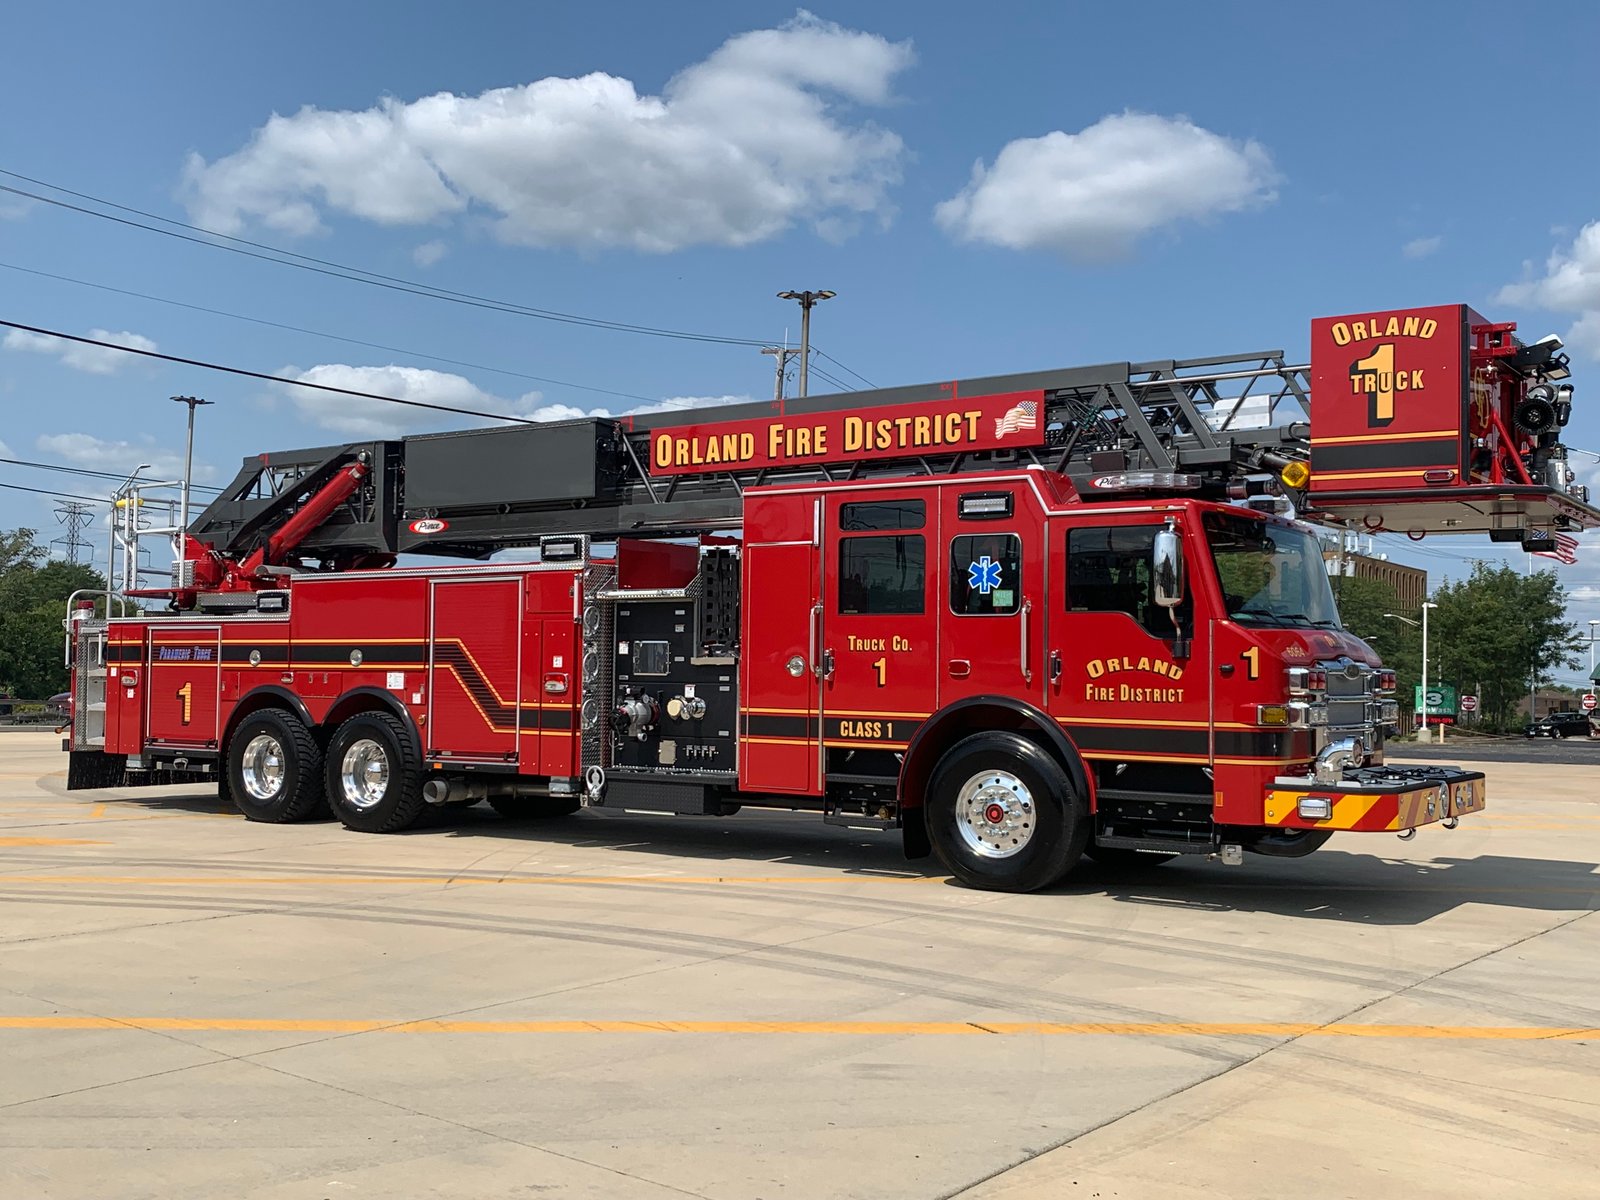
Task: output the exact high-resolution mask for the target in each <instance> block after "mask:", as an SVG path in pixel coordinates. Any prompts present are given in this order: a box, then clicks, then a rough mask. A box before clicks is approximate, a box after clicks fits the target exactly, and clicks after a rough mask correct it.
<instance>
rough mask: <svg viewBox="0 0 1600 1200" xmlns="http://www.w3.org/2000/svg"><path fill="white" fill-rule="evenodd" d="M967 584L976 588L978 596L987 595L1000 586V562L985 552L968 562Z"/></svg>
mask: <svg viewBox="0 0 1600 1200" xmlns="http://www.w3.org/2000/svg"><path fill="white" fill-rule="evenodd" d="M967 586H968V587H969V588H976V589H977V591H978V594H979V595H980V596H987V595H988V594H989V593H990V592H992V591H994V590H995V588H997V587H999V586H1000V564H999V563H997V562H995V561H994V559H992V558H990V557H989V556H988V555H987V554H985V555H984V556H983V557H982V558H980V559H979V560H978V561H977V562H975V563H968V564H967Z"/></svg>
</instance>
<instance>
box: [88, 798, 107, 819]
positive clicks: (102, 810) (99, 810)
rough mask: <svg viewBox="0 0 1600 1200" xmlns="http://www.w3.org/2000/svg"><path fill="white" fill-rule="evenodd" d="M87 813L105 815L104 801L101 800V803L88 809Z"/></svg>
mask: <svg viewBox="0 0 1600 1200" xmlns="http://www.w3.org/2000/svg"><path fill="white" fill-rule="evenodd" d="M89 815H90V816H91V817H103V816H105V815H106V806H105V802H104V801H102V802H101V803H99V804H96V805H95V806H94V807H93V808H92V809H90V810H89Z"/></svg>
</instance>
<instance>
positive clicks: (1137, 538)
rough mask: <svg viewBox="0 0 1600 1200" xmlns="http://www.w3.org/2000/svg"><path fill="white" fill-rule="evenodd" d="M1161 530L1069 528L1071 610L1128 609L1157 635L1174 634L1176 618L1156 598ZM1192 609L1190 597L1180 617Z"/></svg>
mask: <svg viewBox="0 0 1600 1200" xmlns="http://www.w3.org/2000/svg"><path fill="white" fill-rule="evenodd" d="M1157 528H1158V527H1157V526H1155V525H1116V526H1105V527H1101V528H1087V529H1083V528H1073V529H1069V530H1067V611H1068V612H1119V613H1127V614H1128V616H1130V617H1132V618H1133V619H1134V620H1135V621H1137V622H1138V623H1139V624H1140V625H1142V626H1144V628H1145V629H1146V631H1148V632H1150V633H1152V634H1154V635H1155V636H1157V637H1171V636H1173V626H1172V617H1171V616H1170V615H1169V614H1168V612H1167V610H1166V609H1164V608H1162V607H1161V606H1160V605H1159V604H1157V603H1156V602H1155V588H1154V586H1153V583H1154V573H1153V571H1152V569H1151V557H1152V554H1153V553H1154V549H1155V539H1156V530H1157ZM1187 609H1188V604H1187V601H1186V602H1185V604H1184V606H1183V608H1182V609H1181V610H1180V617H1181V616H1182V615H1183V614H1184V613H1186V612H1187Z"/></svg>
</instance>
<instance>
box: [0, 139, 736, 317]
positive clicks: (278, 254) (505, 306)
mask: <svg viewBox="0 0 1600 1200" xmlns="http://www.w3.org/2000/svg"><path fill="white" fill-rule="evenodd" d="M0 175H6V176H9V177H10V178H12V179H21V180H25V181H26V182H28V183H31V184H35V185H37V186H39V187H45V188H49V189H50V190H52V191H57V192H62V193H64V194H66V195H68V196H76V197H77V198H78V199H80V200H88V201H90V202H91V203H94V204H99V205H101V206H103V207H105V208H114V209H117V210H118V211H121V212H128V213H133V214H135V215H136V216H140V217H144V218H145V219H146V220H150V221H159V222H161V223H162V224H163V225H172V226H175V227H176V228H174V229H158V228H155V227H154V226H151V225H146V224H143V223H142V222H139V221H133V220H129V219H128V218H126V217H118V216H114V215H113V214H111V213H105V212H96V211H95V210H94V209H92V208H84V207H83V206H82V205H78V204H68V203H67V202H66V201H65V200H58V199H56V198H54V197H52V196H41V195H38V194H37V193H35V192H29V191H24V190H23V189H21V188H14V187H10V186H7V185H5V184H0V192H9V193H10V194H11V195H14V196H22V197H25V198H27V199H29V200H37V201H39V202H40V203H41V204H49V205H53V206H54V207H56V208H62V209H66V210H68V211H69V212H75V213H81V214H82V215H84V216H88V217H97V218H99V219H100V220H102V221H113V222H115V223H116V224H118V225H126V226H128V227H130V228H133V229H143V230H144V231H145V232H147V233H158V234H161V235H162V236H163V237H171V238H177V239H178V240H180V241H185V242H193V243H194V244H195V245H198V246H210V247H212V248H213V249H216V250H227V251H228V252H229V253H232V254H242V255H244V256H245V257H247V258H255V259H260V260H261V261H262V262H272V263H277V264H278V265H279V266H285V267H295V268H298V269H299V270H303V271H313V272H315V273H316V274H318V275H329V276H332V277H333V278H336V279H345V280H348V281H350V282H352V283H365V284H369V285H371V286H373V287H382V288H386V289H388V290H390V291H397V292H408V293H410V294H412V295H416V296H423V297H426V298H428V299H433V300H447V301H449V302H451V303H456V304H466V305H469V306H470V307H473V308H487V309H492V310H495V311H498V312H506V313H512V314H515V315H518V316H525V317H535V318H538V319H539V320H544V321H558V322H561V323H563V324H568V325H583V326H587V327H589V328H593V329H607V330H611V331H612V332H614V333H636V334H640V335H643V336H647V337H664V338H674V339H678V340H681V341H692V342H711V343H716V344H720V345H728V346H760V345H762V342H761V341H760V340H758V339H756V338H735V337H723V336H720V335H718V334H710V333H691V332H689V331H687V330H681V329H662V328H658V327H656V326H653V325H635V324H632V323H630V322H627V321H611V320H607V319H605V318H603V317H585V316H581V315H579V314H577V313H568V312H562V311H560V310H559V309H552V308H535V307H532V306H531V305H525V304H519V303H517V302H515V301H511V300H497V299H494V298H492V297H489V296H480V295H478V294H476V293H474V292H457V291H453V290H451V289H449V288H441V287H435V286H434V285H432V284H427V283H422V282H420V281H418V280H413V279H405V278H402V277H400V276H396V275H384V274H382V273H381V272H378V271H368V270H366V269H365V268H362V267H352V266H348V265H346V264H344V263H339V262H334V261H332V260H330V259H325V258H315V257H313V256H311V255H309V254H297V253H296V252H295V251H293V250H283V249H280V248H279V247H277V246H271V245H268V244H267V243H265V242H255V241H251V240H250V239H249V238H238V237H232V236H230V235H229V234H226V233H218V232H217V231H216V230H213V229H206V228H204V227H203V226H199V225H191V224H189V223H188V222H186V221H178V220H175V219H173V218H171V217H163V216H159V215H157V214H156V213H151V212H146V211H144V210H143V209H138V208H131V207H129V206H128V205H125V204H118V203H116V202H115V201H112V200H103V199H101V198H100V197H98V196H91V195H89V194H88V193H86V192H75V191H73V190H72V189H71V188H65V187H61V186H60V185H58V184H54V183H47V182H45V181H44V180H42V179H35V178H33V177H31V176H28V175H23V174H20V173H18V172H16V171H7V170H5V169H4V168H0ZM179 229H187V230H190V231H192V232H193V233H197V234H204V235H205V236H204V237H193V236H190V234H185V233H179V232H178V230H179ZM211 239H216V240H211ZM246 247H254V248H255V249H254V250H252V249H246ZM257 251H266V253H257Z"/></svg>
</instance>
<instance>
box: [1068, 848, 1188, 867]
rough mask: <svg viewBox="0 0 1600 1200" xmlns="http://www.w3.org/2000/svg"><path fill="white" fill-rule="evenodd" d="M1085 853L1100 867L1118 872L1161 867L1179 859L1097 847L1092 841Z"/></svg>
mask: <svg viewBox="0 0 1600 1200" xmlns="http://www.w3.org/2000/svg"><path fill="white" fill-rule="evenodd" d="M1083 852H1084V854H1085V855H1086V856H1088V857H1089V858H1092V859H1093V860H1094V861H1095V862H1096V863H1098V864H1099V865H1100V866H1102V867H1111V868H1114V869H1116V870H1118V871H1137V870H1140V869H1142V868H1144V867H1159V866H1160V865H1161V864H1162V863H1169V862H1171V861H1172V860H1173V859H1175V858H1177V857H1178V856H1177V855H1176V854H1147V853H1145V852H1144V851H1142V850H1129V849H1128V848H1127V847H1126V846H1096V845H1095V844H1094V842H1093V841H1092V840H1091V841H1090V842H1089V844H1088V845H1087V846H1085V847H1084V848H1083Z"/></svg>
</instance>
